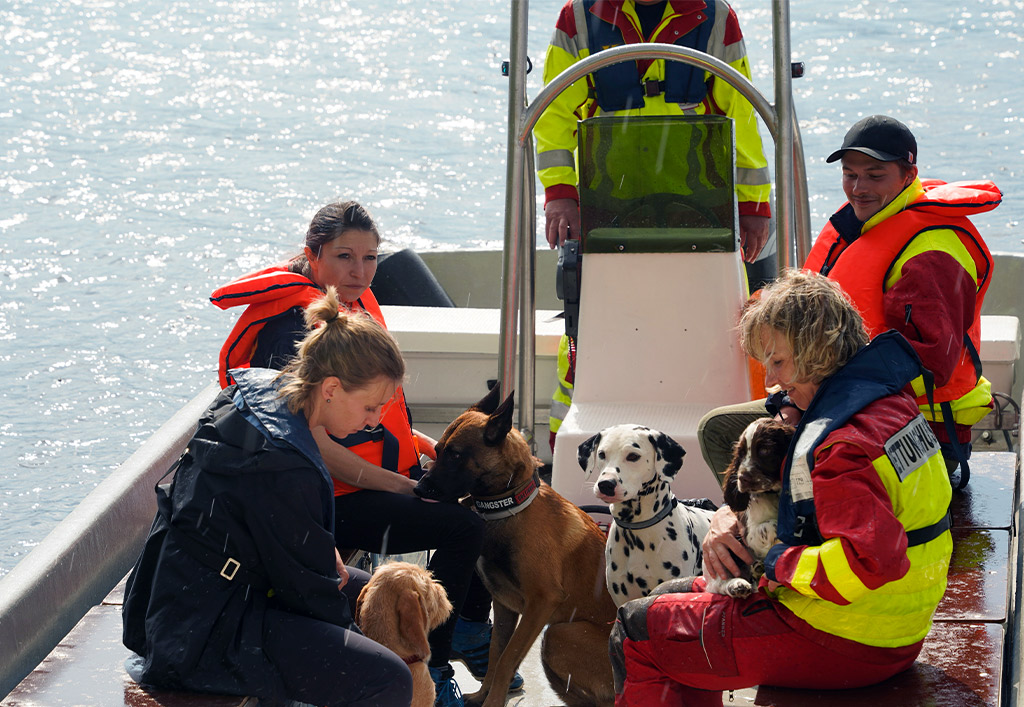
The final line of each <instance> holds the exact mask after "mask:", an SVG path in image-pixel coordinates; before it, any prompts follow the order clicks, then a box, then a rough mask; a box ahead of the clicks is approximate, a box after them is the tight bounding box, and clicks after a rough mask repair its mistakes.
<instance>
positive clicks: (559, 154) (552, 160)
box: [537, 150, 576, 170]
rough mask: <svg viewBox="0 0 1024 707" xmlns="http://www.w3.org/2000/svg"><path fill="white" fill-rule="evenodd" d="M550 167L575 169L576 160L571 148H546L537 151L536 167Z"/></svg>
mask: <svg viewBox="0 0 1024 707" xmlns="http://www.w3.org/2000/svg"><path fill="white" fill-rule="evenodd" d="M552 167H568V168H569V169H576V160H575V158H574V157H573V153H572V150H548V151H546V152H538V153H537V169H539V170H540V169H550V168H552Z"/></svg>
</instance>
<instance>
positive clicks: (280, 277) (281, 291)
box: [210, 263, 420, 496]
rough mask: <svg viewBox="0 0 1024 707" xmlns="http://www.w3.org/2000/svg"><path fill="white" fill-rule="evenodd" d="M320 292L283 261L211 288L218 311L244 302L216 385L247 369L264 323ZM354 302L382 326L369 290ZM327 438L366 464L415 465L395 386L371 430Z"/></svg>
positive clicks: (403, 468) (402, 468)
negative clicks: (239, 370) (342, 437)
mask: <svg viewBox="0 0 1024 707" xmlns="http://www.w3.org/2000/svg"><path fill="white" fill-rule="evenodd" d="M322 296H323V290H321V289H320V288H319V287H318V286H317V284H316V283H315V282H313V281H312V280H310V279H309V278H307V277H306V276H305V275H300V274H299V273H294V272H291V271H289V270H288V266H287V263H284V264H279V265H274V266H272V267H269V268H266V269H264V270H260V271H259V272H256V273H252V274H251V275H246V276H245V277H242V278H239V279H237V280H234V281H233V282H230V283H228V284H227V285H224V286H222V287H219V288H217V289H216V290H214V292H213V294H212V295H210V301H211V302H213V304H215V305H217V306H218V307H220V308H221V309H228V308H229V307H237V306H241V305H246V309H245V311H244V312H242V316H240V317H239V318H238V321H237V322H236V323H235V326H234V327H233V328H232V329H231V333H230V334H229V335H228V338H227V340H225V342H224V345H223V346H222V347H221V350H220V358H219V361H218V369H219V376H220V384H221V387H227V386H228V385H230V384H231V379H230V375H229V373H228V371H229V369H231V368H248V367H249V361H250V360H251V359H252V355H253V353H254V352H255V351H256V340H257V338H258V336H259V333H260V331H261V330H262V329H263V327H264V326H265V325H266V323H267V322H268V321H270V320H272V319H274V318H275V317H277V316H280V315H282V314H284V313H285V312H287V311H288V310H290V309H292V308H293V307H303V308H304V307H307V306H308V305H309V304H310V303H311V302H312V301H313V300H315V299H317V298H319V297H322ZM358 304H359V305H360V306H361V307H362V308H363V310H365V311H366V313H367V314H369V315H370V316H371V317H373V318H374V319H375V320H376V321H377V323H379V324H380V325H381V326H382V327H384V328H385V329H386V328H387V324H386V323H385V321H384V314H383V313H382V312H381V310H380V305H379V304H378V303H377V298H376V297H374V296H373V293H372V292H371V291H370V290H366V292H364V293H363V294H362V296H360V298H359V301H358ZM333 439H334V440H335V441H337V442H338V443H340V444H343V445H344V446H346V447H347V448H348V449H350V450H351V451H353V452H355V453H356V454H357V455H359V456H360V457H361V458H363V459H365V460H366V461H368V462H370V463H371V464H374V465H376V466H380V467H384V468H385V469H390V470H391V471H397V472H399V473H400V474H402V475H403V476H409V470H410V469H412V468H413V467H417V466H418V465H419V457H420V455H419V450H418V448H417V446H416V438H415V436H414V435H413V433H412V421H411V418H410V416H409V408H408V406H407V405H406V402H405V394H404V393H403V391H402V388H401V386H399V387H398V388H397V389H396V390H395V396H394V398H393V399H392V400H391V402H390V403H388V404H387V405H386V406H385V409H384V412H383V414H382V415H381V421H380V425H379V426H378V427H377V428H375V429H374V430H373V431H370V432H357V433H356V434H354V435H349V436H348V437H345V438H344V439H339V438H336V437H335V438H333ZM332 481H333V482H334V495H336V496H341V495H344V494H347V493H352V492H354V491H359V490H360V489H358V488H357V487H355V486H350V485H349V484H345V483H343V482H341V481H338V480H337V479H333V478H332Z"/></svg>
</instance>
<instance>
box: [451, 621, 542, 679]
mask: <svg viewBox="0 0 1024 707" xmlns="http://www.w3.org/2000/svg"><path fill="white" fill-rule="evenodd" d="M490 649H491V622H490V621H466V620H465V619H463V618H461V617H459V620H458V621H456V622H455V635H453V636H452V660H459V661H462V663H463V664H464V665H465V666H466V667H467V668H468V669H469V672H470V674H471V675H472V676H473V677H475V678H476V679H477V680H483V679H484V675H486V674H487V654H488V652H489V651H490ZM523 682H524V681H523V676H522V675H520V674H519V672H518V671H516V674H515V675H513V676H512V680H511V681H510V682H509V684H508V691H509V692H518V691H519V690H522V689H523Z"/></svg>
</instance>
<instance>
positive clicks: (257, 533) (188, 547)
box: [124, 288, 412, 706]
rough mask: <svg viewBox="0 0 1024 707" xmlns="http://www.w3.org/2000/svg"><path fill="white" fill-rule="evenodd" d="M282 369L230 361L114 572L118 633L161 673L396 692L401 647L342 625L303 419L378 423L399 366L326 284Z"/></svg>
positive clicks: (241, 688)
mask: <svg viewBox="0 0 1024 707" xmlns="http://www.w3.org/2000/svg"><path fill="white" fill-rule="evenodd" d="M306 322H307V325H308V326H309V327H310V328H311V331H310V332H309V333H308V334H307V336H306V338H305V339H304V340H303V341H302V344H301V345H300V347H299V354H298V356H297V357H296V358H295V360H294V361H293V362H292V363H291V364H290V365H289V366H288V367H287V368H286V369H285V370H284V371H283V372H282V373H278V372H277V371H271V370H267V369H261V368H251V369H241V370H234V371H232V375H233V377H234V384H233V385H231V386H229V387H228V388H226V389H225V390H224V391H222V392H221V394H220V395H219V396H218V397H217V399H216V400H215V401H214V403H213V404H212V405H211V407H210V409H209V410H208V411H207V412H206V413H205V415H204V416H203V417H202V419H201V420H200V425H199V429H198V431H197V432H196V433H195V435H194V436H193V437H192V440H191V441H190V442H189V445H188V448H187V450H186V452H185V454H184V455H183V456H182V458H181V460H180V461H179V463H178V465H177V471H176V473H175V476H174V480H173V483H172V484H171V485H170V488H169V489H167V488H165V487H159V488H158V493H157V501H158V513H157V517H156V520H155V521H154V524H153V529H152V530H151V532H150V537H149V539H148V540H147V542H146V547H145V548H144V550H143V553H142V556H141V557H140V558H139V561H138V563H137V564H136V566H135V569H134V570H133V571H132V574H131V576H130V577H129V579H128V587H127V593H126V596H125V602H124V644H125V645H126V646H127V647H128V648H130V649H131V650H133V651H135V652H136V653H138V654H139V655H140V656H141V657H142V669H141V671H140V675H139V676H138V678H139V679H140V680H141V681H142V682H145V683H147V684H151V685H153V686H156V687H162V688H172V689H173V688H178V689H186V690H199V691H204V692H218V693H225V694H237V695H251V696H257V697H259V698H261V699H269V700H282V699H291V700H298V701H301V702H307V703H313V704H317V705H383V706H388V705H396V706H397V705H402V706H406V705H408V704H409V701H410V699H411V696H412V679H411V676H410V673H409V669H408V668H407V667H406V666H405V664H404V663H403V661H402V659H401V658H399V657H398V656H397V655H395V654H394V653H392V652H391V651H389V650H388V649H386V648H384V647H383V646H381V645H379V644H377V643H375V642H374V641H371V640H370V639H368V638H366V637H364V636H362V635H361V634H360V633H359V631H358V630H356V629H355V627H354V624H353V623H352V616H351V613H350V600H351V599H352V597H351V596H347V595H346V594H347V593H348V594H351V593H352V590H349V591H348V592H347V593H346V591H345V590H346V584H347V583H348V579H349V575H348V571H347V569H346V567H345V565H344V564H343V563H342V562H341V558H340V557H339V555H338V552H337V550H336V549H335V547H334V536H333V530H334V493H333V490H332V484H331V477H330V475H329V474H328V472H327V468H326V466H325V465H324V461H323V457H322V456H321V452H320V451H319V449H318V446H317V442H316V441H315V440H314V437H313V435H312V433H311V430H312V429H314V428H317V427H329V428H330V429H331V430H334V431H336V432H338V433H340V434H351V433H353V432H356V431H358V430H361V429H363V428H364V427H366V426H368V425H370V426H372V425H376V424H377V423H378V422H379V420H380V416H381V410H382V409H383V407H384V406H385V405H386V404H387V402H388V401H389V400H391V398H392V396H393V395H394V392H395V388H396V387H397V386H398V385H399V383H400V382H401V380H402V378H403V376H404V375H405V363H404V361H403V360H402V356H401V353H400V352H399V350H398V345H397V344H396V343H395V341H394V339H393V338H391V336H390V335H389V334H388V333H387V332H386V331H385V330H384V329H383V328H382V327H381V326H380V325H379V324H377V323H376V322H374V321H373V320H371V319H370V318H368V317H363V316H352V315H348V314H345V313H340V312H339V302H338V297H337V293H336V292H335V290H334V288H328V290H327V294H326V296H325V297H324V298H322V299H321V300H319V301H317V302H314V303H313V304H311V305H310V306H309V307H308V308H307V310H306Z"/></svg>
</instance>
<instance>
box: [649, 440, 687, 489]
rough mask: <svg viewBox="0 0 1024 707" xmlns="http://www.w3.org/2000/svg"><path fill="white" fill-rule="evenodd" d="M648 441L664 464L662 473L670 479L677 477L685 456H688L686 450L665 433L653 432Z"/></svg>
mask: <svg viewBox="0 0 1024 707" xmlns="http://www.w3.org/2000/svg"><path fill="white" fill-rule="evenodd" d="M648 439H650V440H651V446H653V447H654V451H655V453H656V454H657V458H658V461H660V462H664V463H663V464H662V467H661V473H662V474H664V475H665V476H668V477H673V476H675V475H676V472H678V471H679V470H680V469H682V468H683V455H684V454H686V450H685V449H683V447H682V445H681V444H679V442H676V441H675V440H674V439H672V438H671V437H669V436H668V435H667V434H665V433H664V432H658V431H657V430H651V434H650V435H648Z"/></svg>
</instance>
